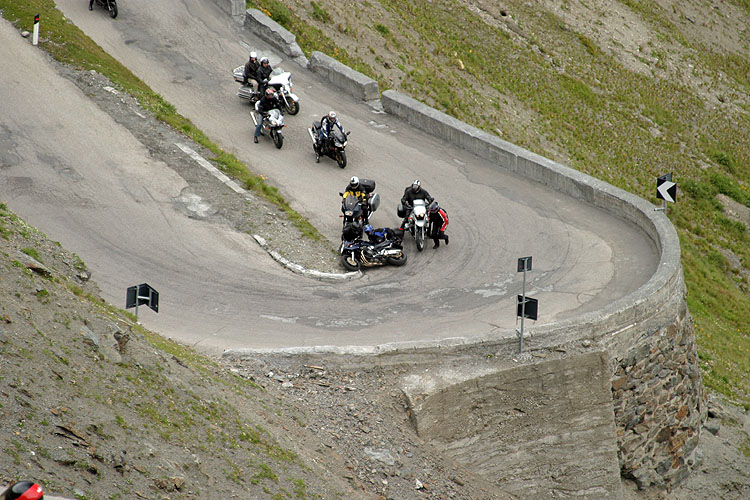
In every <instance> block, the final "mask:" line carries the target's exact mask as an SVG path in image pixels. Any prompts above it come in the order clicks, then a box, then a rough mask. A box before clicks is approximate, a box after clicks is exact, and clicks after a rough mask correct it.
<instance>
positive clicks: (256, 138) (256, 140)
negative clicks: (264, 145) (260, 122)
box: [253, 135, 258, 144]
mask: <svg viewBox="0 0 750 500" xmlns="http://www.w3.org/2000/svg"><path fill="white" fill-rule="evenodd" d="M253 142H254V143H255V144H258V136H257V135H254V136H253Z"/></svg>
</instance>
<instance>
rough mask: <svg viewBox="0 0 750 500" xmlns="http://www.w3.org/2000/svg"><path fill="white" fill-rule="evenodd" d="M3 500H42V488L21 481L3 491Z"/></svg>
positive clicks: (29, 482)
mask: <svg viewBox="0 0 750 500" xmlns="http://www.w3.org/2000/svg"><path fill="white" fill-rule="evenodd" d="M3 498H4V499H5V500H42V499H43V498H44V492H43V491H42V487H41V486H39V485H38V484H36V483H32V482H31V481H21V482H18V483H16V484H14V485H13V486H11V487H10V488H8V489H7V490H6V491H5V496H4V497H3Z"/></svg>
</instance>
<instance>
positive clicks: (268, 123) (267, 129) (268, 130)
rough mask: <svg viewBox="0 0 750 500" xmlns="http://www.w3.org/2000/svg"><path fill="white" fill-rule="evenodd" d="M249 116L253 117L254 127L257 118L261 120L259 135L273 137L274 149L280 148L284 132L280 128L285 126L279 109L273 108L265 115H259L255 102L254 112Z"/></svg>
mask: <svg viewBox="0 0 750 500" xmlns="http://www.w3.org/2000/svg"><path fill="white" fill-rule="evenodd" d="M250 116H252V117H253V123H255V126H256V127H257V126H258V120H259V119H262V120H263V124H262V125H261V127H260V135H266V134H268V135H269V136H270V137H271V139H273V143H274V145H275V146H276V149H281V146H283V145H284V133H283V132H282V131H281V129H283V128H284V127H285V126H286V125H285V124H284V115H283V114H282V113H281V110H279V109H276V108H274V109H272V110H270V111H269V112H268V113H266V114H265V115H261V113H260V112H258V109H257V104H256V109H255V112H254V113H251V114H250ZM261 116H262V118H261Z"/></svg>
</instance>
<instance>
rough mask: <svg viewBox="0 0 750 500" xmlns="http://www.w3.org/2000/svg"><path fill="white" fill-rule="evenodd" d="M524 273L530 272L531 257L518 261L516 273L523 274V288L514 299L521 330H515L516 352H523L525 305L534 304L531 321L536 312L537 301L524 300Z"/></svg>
mask: <svg viewBox="0 0 750 500" xmlns="http://www.w3.org/2000/svg"><path fill="white" fill-rule="evenodd" d="M526 271H531V257H520V258H519V259H518V272H519V273H521V272H522V273H523V288H522V289H521V295H518V296H517V298H516V318H518V316H521V329H520V330H518V329H516V333H517V334H518V339H519V341H518V352H519V353H522V352H523V320H524V318H525V317H526V316H527V313H526V305H527V303H528V302H529V301H533V302H534V306H533V307H534V317H533V319H536V311H537V305H536V303H537V300H536V299H526Z"/></svg>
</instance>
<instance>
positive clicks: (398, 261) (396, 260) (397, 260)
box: [386, 252, 406, 266]
mask: <svg viewBox="0 0 750 500" xmlns="http://www.w3.org/2000/svg"><path fill="white" fill-rule="evenodd" d="M386 261H387V262H388V263H389V264H390V265H392V266H403V265H404V264H406V254H405V253H404V252H401V255H399V256H394V257H388V258H387V259H386Z"/></svg>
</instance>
